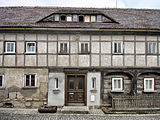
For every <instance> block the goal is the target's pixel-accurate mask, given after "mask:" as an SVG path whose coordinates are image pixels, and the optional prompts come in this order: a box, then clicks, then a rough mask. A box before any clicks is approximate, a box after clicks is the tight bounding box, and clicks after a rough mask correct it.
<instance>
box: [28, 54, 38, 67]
mask: <svg viewBox="0 0 160 120" xmlns="http://www.w3.org/2000/svg"><path fill="white" fill-rule="evenodd" d="M25 66H36V55H25Z"/></svg>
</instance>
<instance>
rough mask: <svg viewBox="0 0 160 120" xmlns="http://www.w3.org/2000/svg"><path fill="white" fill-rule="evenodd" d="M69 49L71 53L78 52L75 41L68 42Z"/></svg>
mask: <svg viewBox="0 0 160 120" xmlns="http://www.w3.org/2000/svg"><path fill="white" fill-rule="evenodd" d="M70 47H71V48H70V51H71V53H78V43H77V42H70Z"/></svg>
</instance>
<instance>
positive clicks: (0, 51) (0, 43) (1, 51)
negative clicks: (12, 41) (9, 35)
mask: <svg viewBox="0 0 160 120" xmlns="http://www.w3.org/2000/svg"><path fill="white" fill-rule="evenodd" d="M3 48H4V47H3V42H0V53H3V51H4V50H3Z"/></svg>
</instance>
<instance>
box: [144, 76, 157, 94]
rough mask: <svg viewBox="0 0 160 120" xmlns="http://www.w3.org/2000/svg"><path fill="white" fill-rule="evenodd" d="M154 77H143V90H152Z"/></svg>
mask: <svg viewBox="0 0 160 120" xmlns="http://www.w3.org/2000/svg"><path fill="white" fill-rule="evenodd" d="M154 84H155V80H154V78H144V92H151V91H154Z"/></svg>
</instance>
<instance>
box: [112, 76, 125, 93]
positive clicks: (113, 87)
mask: <svg viewBox="0 0 160 120" xmlns="http://www.w3.org/2000/svg"><path fill="white" fill-rule="evenodd" d="M115 80H120V81H121V83H120V84H121V88H115V86H114V81H115ZM123 90H124V79H123V78H122V77H113V78H112V91H117V92H119V91H120V92H121V91H123Z"/></svg>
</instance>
